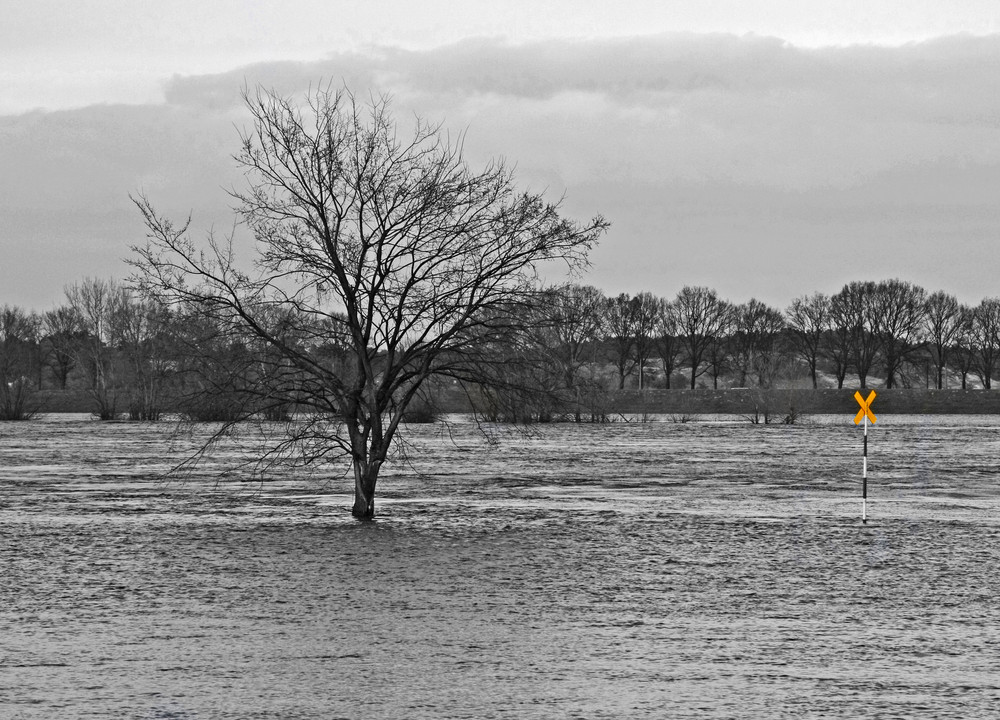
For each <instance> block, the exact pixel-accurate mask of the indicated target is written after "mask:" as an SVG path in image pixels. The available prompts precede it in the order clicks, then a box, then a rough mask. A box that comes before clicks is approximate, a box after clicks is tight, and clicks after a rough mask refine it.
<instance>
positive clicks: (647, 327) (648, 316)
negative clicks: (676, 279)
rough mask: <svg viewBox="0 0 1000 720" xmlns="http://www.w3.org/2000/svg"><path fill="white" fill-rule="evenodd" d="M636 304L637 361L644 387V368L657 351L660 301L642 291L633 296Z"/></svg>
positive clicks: (641, 384)
mask: <svg viewBox="0 0 1000 720" xmlns="http://www.w3.org/2000/svg"><path fill="white" fill-rule="evenodd" d="M632 302H633V304H634V305H635V310H634V312H633V316H634V318H635V361H636V365H637V366H638V368H639V389H640V390H642V389H643V387H644V382H643V370H644V368H645V367H646V363H647V362H648V361H649V358H650V357H651V356H652V355H653V353H654V352H655V351H656V323H657V319H658V317H659V309H660V301H659V298H657V297H656V296H654V295H653V294H652V293H648V292H641V293H639V294H638V295H636V296H635V297H634V298H632Z"/></svg>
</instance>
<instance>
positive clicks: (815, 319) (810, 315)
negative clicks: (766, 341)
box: [785, 293, 846, 389]
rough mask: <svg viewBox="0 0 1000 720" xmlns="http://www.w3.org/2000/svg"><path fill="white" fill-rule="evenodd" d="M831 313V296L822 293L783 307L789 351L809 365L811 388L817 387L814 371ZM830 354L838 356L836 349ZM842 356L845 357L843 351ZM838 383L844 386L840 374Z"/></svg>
mask: <svg viewBox="0 0 1000 720" xmlns="http://www.w3.org/2000/svg"><path fill="white" fill-rule="evenodd" d="M830 312H831V311H830V298H829V297H828V296H826V295H824V294H823V293H814V294H813V295H804V296H802V297H798V298H795V299H794V300H792V304H791V305H789V306H788V309H786V310H785V319H786V323H787V326H788V330H789V337H790V339H791V343H790V350H791V351H792V352H793V353H794V354H795V356H796V357H798V358H799V359H801V360H802V361H803V362H804V363H805V364H806V367H808V368H809V377H810V379H811V380H812V386H813V389H816V388H817V387H819V381H818V379H817V377H816V370H817V366H818V364H819V359H820V357H821V356H822V352H823V341H824V338H826V337H827V335H828V333H829V332H830V330H831V317H830ZM838 349H839V348H838ZM833 354H834V355H835V356H837V353H836V351H834V353H833ZM843 357H845V359H846V354H844V355H843ZM845 374H846V369H845ZM839 382H840V387H843V376H841V377H840V378H839Z"/></svg>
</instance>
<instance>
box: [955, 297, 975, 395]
mask: <svg viewBox="0 0 1000 720" xmlns="http://www.w3.org/2000/svg"><path fill="white" fill-rule="evenodd" d="M949 355H950V357H951V359H952V363H953V366H954V368H955V370H956V371H957V372H958V374H959V376H960V377H961V378H962V389H963V390H967V389H968V380H969V373H971V372H972V371H973V368H974V367H975V365H976V311H975V310H974V309H973V308H970V307H969V306H968V305H959V307H958V329H957V330H956V332H955V337H954V340H953V344H952V347H951V350H950V353H949Z"/></svg>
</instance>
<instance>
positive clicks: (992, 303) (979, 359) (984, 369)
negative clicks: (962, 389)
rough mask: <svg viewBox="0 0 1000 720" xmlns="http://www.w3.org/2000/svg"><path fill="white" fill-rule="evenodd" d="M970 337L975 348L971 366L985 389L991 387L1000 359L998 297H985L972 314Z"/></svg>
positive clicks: (999, 308) (999, 305) (999, 301)
mask: <svg viewBox="0 0 1000 720" xmlns="http://www.w3.org/2000/svg"><path fill="white" fill-rule="evenodd" d="M973 318H974V322H973V326H972V328H973V329H972V339H973V342H974V348H975V355H974V357H975V359H974V364H973V368H974V369H975V372H976V375H978V376H979V379H980V380H982V382H983V387H984V388H985V389H987V390H990V389H992V387H993V375H995V374H996V368H997V362H998V361H1000V298H986V299H984V300H983V301H982V302H981V303H979V306H978V307H976V309H975V311H974V314H973Z"/></svg>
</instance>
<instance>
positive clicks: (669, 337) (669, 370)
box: [656, 299, 681, 390]
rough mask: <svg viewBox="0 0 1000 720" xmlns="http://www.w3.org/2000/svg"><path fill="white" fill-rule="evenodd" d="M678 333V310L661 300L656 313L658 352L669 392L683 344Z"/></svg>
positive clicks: (670, 303)
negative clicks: (671, 377) (671, 378)
mask: <svg viewBox="0 0 1000 720" xmlns="http://www.w3.org/2000/svg"><path fill="white" fill-rule="evenodd" d="M677 333H678V324H677V308H676V306H675V305H674V303H672V302H670V301H669V300H664V299H661V300H660V301H659V305H658V306H657V312H656V352H657V354H658V355H659V356H660V361H661V362H662V363H663V375H664V377H665V379H666V386H667V389H668V390H669V389H670V376H671V375H673V373H674V370H675V369H676V368H677V361H678V359H679V358H680V355H681V342H680V338H679V337H678V336H677Z"/></svg>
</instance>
